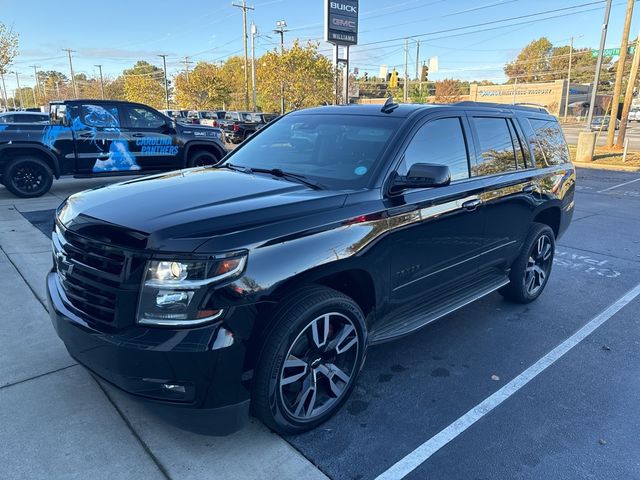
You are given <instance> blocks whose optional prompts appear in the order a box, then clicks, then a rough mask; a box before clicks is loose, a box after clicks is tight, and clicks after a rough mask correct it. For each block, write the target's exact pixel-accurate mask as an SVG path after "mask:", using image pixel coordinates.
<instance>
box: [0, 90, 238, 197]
mask: <svg viewBox="0 0 640 480" xmlns="http://www.w3.org/2000/svg"><path fill="white" fill-rule="evenodd" d="M50 119H51V122H50V123H46V124H42V123H40V124H13V125H11V124H4V125H0V179H1V180H2V183H3V184H4V185H5V186H6V187H7V189H9V191H11V192H12V193H13V194H14V195H17V196H19V197H24V198H29V197H39V196H42V195H44V194H45V193H47V192H48V191H49V189H50V188H51V184H52V182H53V179H54V178H56V179H57V178H60V176H62V175H74V176H76V177H89V176H103V175H105V176H106V175H132V174H148V173H152V172H162V171H167V170H176V169H180V168H184V167H194V166H202V165H209V164H214V163H217V162H218V161H219V160H220V159H222V157H224V156H225V155H226V153H227V150H226V148H225V144H224V138H223V135H222V131H221V130H220V129H217V128H211V127H204V126H202V127H201V126H198V125H185V124H180V123H177V122H175V121H174V120H172V119H170V118H169V117H167V116H165V115H162V114H161V113H159V112H158V111H156V110H154V109H152V108H150V107H147V106H145V105H141V104H138V103H130V102H121V101H105V100H67V101H61V102H52V103H51V104H50Z"/></svg>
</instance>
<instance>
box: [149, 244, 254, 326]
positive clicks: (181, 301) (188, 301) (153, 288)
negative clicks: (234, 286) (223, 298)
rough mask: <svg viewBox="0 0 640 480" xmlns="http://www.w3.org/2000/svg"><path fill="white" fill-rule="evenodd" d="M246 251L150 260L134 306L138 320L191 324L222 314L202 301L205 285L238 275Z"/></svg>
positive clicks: (207, 320)
mask: <svg viewBox="0 0 640 480" xmlns="http://www.w3.org/2000/svg"><path fill="white" fill-rule="evenodd" d="M246 263H247V256H246V254H242V255H238V254H235V255H230V256H226V257H222V258H214V259H209V260H185V261H183V260H151V261H149V262H147V268H146V274H145V278H144V282H143V285H142V292H141V294H140V304H139V306H138V323H139V324H142V325H156V326H171V327H181V326H194V325H200V324H203V323H207V322H210V321H213V320H215V319H217V318H219V317H220V316H222V313H223V311H222V310H221V309H215V308H212V307H209V306H207V305H205V299H206V298H205V297H206V296H207V291H208V287H209V286H210V285H212V284H215V283H220V282H222V281H225V280H230V279H232V278H235V277H239V276H240V275H241V274H242V272H243V271H244V268H245V265H246Z"/></svg>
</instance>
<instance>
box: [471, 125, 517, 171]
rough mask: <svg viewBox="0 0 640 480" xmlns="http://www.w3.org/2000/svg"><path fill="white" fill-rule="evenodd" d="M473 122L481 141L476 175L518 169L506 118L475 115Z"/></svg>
mask: <svg viewBox="0 0 640 480" xmlns="http://www.w3.org/2000/svg"><path fill="white" fill-rule="evenodd" d="M473 123H474V125H475V128H476V133H477V134H478V142H479V143H480V157H479V158H478V165H477V166H474V167H472V169H471V171H472V173H473V176H474V177H477V176H481V175H493V174H496V173H501V172H509V171H512V170H515V169H516V155H515V150H514V148H513V142H512V141H511V132H510V131H509V126H508V124H507V119H506V118H490V117H475V118H474V119H473Z"/></svg>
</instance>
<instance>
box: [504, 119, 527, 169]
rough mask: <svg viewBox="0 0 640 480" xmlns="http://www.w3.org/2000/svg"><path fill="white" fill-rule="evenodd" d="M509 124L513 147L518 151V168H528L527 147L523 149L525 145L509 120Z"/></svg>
mask: <svg viewBox="0 0 640 480" xmlns="http://www.w3.org/2000/svg"><path fill="white" fill-rule="evenodd" d="M507 123H508V124H509V131H510V132H511V141H512V142H513V146H514V148H515V151H516V161H517V164H518V168H527V162H526V161H525V147H523V144H522V142H521V141H520V138H519V136H518V134H517V133H516V129H515V127H514V125H513V122H512V121H511V120H507Z"/></svg>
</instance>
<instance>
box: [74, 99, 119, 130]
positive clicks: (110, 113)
mask: <svg viewBox="0 0 640 480" xmlns="http://www.w3.org/2000/svg"><path fill="white" fill-rule="evenodd" d="M81 112H82V113H81V118H82V123H84V124H85V125H88V126H90V127H99V128H119V127H120V115H119V112H118V107H116V106H115V105H90V104H85V105H82V109H81Z"/></svg>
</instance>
